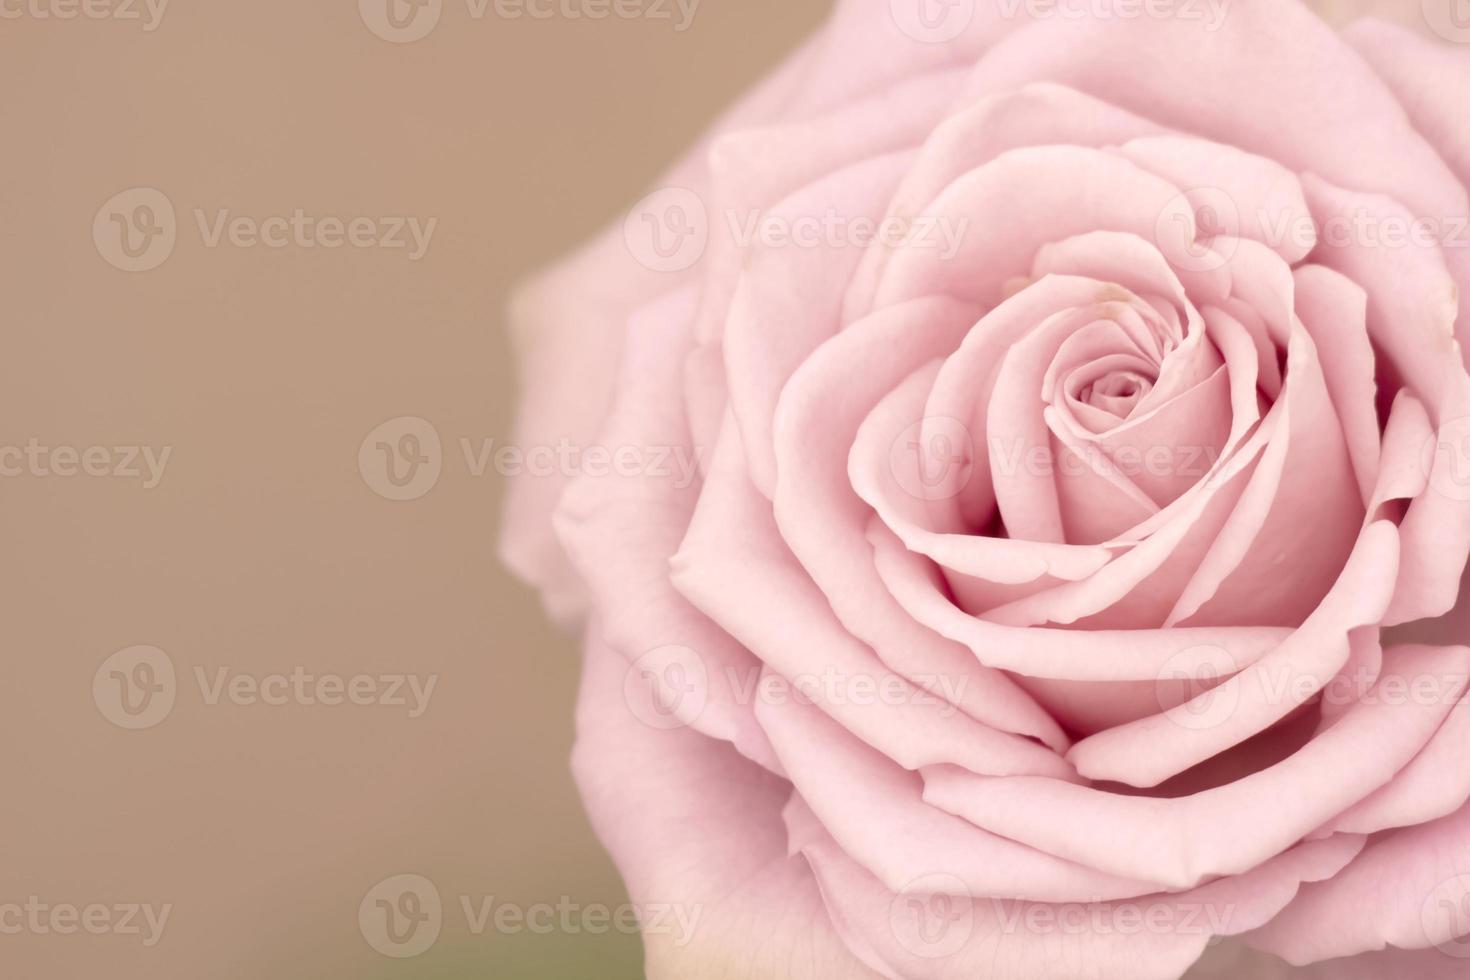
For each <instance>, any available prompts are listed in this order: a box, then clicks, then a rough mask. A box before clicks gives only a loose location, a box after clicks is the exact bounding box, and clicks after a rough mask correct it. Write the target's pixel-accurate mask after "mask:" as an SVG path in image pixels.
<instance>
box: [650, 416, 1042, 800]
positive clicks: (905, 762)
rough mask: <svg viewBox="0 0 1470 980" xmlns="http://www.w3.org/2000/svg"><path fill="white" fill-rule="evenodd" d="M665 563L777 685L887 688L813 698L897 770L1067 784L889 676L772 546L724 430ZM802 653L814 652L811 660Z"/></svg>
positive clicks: (761, 509) (776, 540) (1031, 757)
mask: <svg viewBox="0 0 1470 980" xmlns="http://www.w3.org/2000/svg"><path fill="white" fill-rule="evenodd" d="M670 565H671V568H672V576H673V582H674V586H675V588H677V589H678V590H679V591H680V592H681V593H683V594H684V596H686V597H687V598H688V599H689V600H690V601H691V602H692V603H694V605H695V606H697V607H698V608H699V609H700V610H702V611H703V612H704V613H705V614H706V615H708V616H709V617H710V618H711V619H713V620H714V621H715V622H717V623H718V624H720V626H722V627H723V628H724V629H725V630H726V631H727V632H729V633H730V634H731V635H732V636H733V637H734V638H735V639H736V640H737V641H739V642H740V643H742V644H743V645H744V646H745V647H746V648H747V649H749V650H750V651H751V652H752V653H754V654H755V655H756V656H758V657H759V658H760V659H761V660H762V661H763V662H764V663H765V664H766V665H767V666H768V667H769V668H771V670H772V671H774V672H775V673H777V674H779V675H780V676H781V677H783V678H785V679H786V680H788V681H792V682H796V681H798V680H799V679H801V678H803V677H804V676H805V675H810V674H813V673H816V674H818V675H821V676H831V677H834V678H836V683H837V686H838V692H837V693H838V694H839V695H842V694H843V693H844V692H848V691H850V690H853V689H856V688H857V687H858V686H859V685H882V686H884V687H885V688H886V687H888V686H890V685H891V686H893V687H895V688H896V689H897V690H898V691H899V692H900V693H899V694H896V695H894V696H893V697H892V698H891V699H890V700H892V701H894V702H895V703H893V704H888V703H882V704H873V703H867V704H863V703H859V702H858V700H857V699H856V698H854V697H850V696H837V697H832V696H829V695H828V693H827V692H825V691H823V690H818V691H816V692H814V693H813V697H814V698H815V699H816V701H817V705H818V707H820V708H821V709H822V710H823V711H825V712H827V714H828V715H830V716H831V717H832V718H834V719H835V720H836V721H838V722H839V723H841V724H842V725H843V727H845V728H847V729H848V730H849V731H851V732H853V733H854V734H855V735H857V736H858V737H859V738H861V739H863V740H864V741H866V742H867V743H868V744H870V745H872V746H873V747H874V748H877V749H878V750H879V751H881V752H883V754H884V755H886V756H888V757H889V758H891V759H894V760H895V761H897V762H898V763H899V764H900V765H902V766H904V767H905V768H908V769H917V768H918V767H919V766H922V765H928V764H930V763H932V762H936V761H941V760H942V761H949V762H954V763H957V764H958V765H962V766H965V767H966V768H972V769H974V770H975V771H982V772H996V771H999V772H1028V771H1029V772H1043V773H1048V774H1051V775H1057V776H1063V777H1067V776H1070V773H1071V767H1070V766H1068V765H1067V764H1066V763H1065V762H1063V761H1062V760H1061V759H1060V758H1059V757H1058V756H1057V755H1056V754H1055V753H1053V752H1052V751H1050V750H1049V749H1046V748H1044V747H1042V746H1041V745H1039V744H1037V743H1035V742H1032V741H1030V740H1029V739H1026V738H1023V737H1021V736H1018V735H1012V734H1008V733H1005V732H1001V731H997V730H996V729H994V728H990V727H988V726H986V725H984V724H981V723H980V722H978V721H976V720H975V719H973V718H971V717H970V716H969V715H967V714H965V713H964V712H960V711H956V710H955V708H954V706H953V705H950V704H948V703H947V702H945V701H943V700H942V699H939V698H936V697H935V696H934V695H932V694H929V693H927V692H926V691H924V690H922V689H920V688H919V687H916V686H915V685H913V684H912V683H910V682H909V681H908V680H906V679H905V678H903V677H902V676H900V675H899V674H897V673H895V672H894V671H893V670H892V669H891V668H889V667H888V666H887V665H886V664H884V663H883V662H882V660H880V659H879V658H878V657H877V655H876V654H874V652H873V651H872V649H871V648H870V647H869V646H867V645H866V644H864V643H863V642H862V641H860V640H858V639H857V638H856V637H854V636H853V635H852V634H851V633H849V632H848V631H847V630H846V629H845V628H844V627H843V625H842V622H841V621H840V620H839V619H838V618H837V615H836V614H835V613H834V612H833V611H832V608H831V606H830V605H829V604H828V602H827V599H826V597H825V596H824V595H823V594H822V592H821V590H820V589H818V587H817V586H816V584H815V583H814V582H812V580H811V577H810V576H809V575H808V574H807V572H806V570H805V569H804V568H802V566H801V565H800V563H798V562H797V560H796V559H795V558H794V557H793V556H792V554H791V552H790V550H789V549H788V548H787V546H786V543H785V542H784V541H783V540H782V539H781V536H780V532H779V531H778V530H777V528H776V522H775V519H774V517H773V516H772V514H771V506H770V501H768V500H766V499H765V498H764V497H762V496H761V495H760V493H759V492H758V491H757V490H756V489H755V487H754V486H753V485H752V484H751V482H750V479H749V477H748V476H747V474H746V469H745V461H744V455H743V453H742V452H741V450H740V446H739V442H738V439H737V437H736V435H735V429H734V426H733V423H730V424H728V425H727V426H726V428H725V434H724V436H723V437H722V439H721V441H720V444H719V446H718V447H717V448H716V451H715V456H714V461H713V463H712V465H711V468H710V473H709V477H708V479H707V481H706V483H705V489H704V493H703V494H702V495H701V497H700V500H699V505H698V507H697V508H696V510H695V514H694V519H693V522H692V523H691V525H690V528H689V533H688V535H687V536H686V538H685V540H684V543H683V545H682V547H681V548H680V550H679V553H678V554H676V555H675V556H674V558H673V559H672V560H671V562H670ZM813 651H820V654H821V656H820V659H819V660H817V661H814V660H813V659H812V652H813ZM956 683H957V681H956Z"/></svg>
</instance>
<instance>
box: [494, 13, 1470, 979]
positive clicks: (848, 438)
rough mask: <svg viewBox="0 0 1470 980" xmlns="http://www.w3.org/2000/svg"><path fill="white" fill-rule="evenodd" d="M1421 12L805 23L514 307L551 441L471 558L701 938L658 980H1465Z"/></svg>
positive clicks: (1446, 238)
mask: <svg viewBox="0 0 1470 980" xmlns="http://www.w3.org/2000/svg"><path fill="white" fill-rule="evenodd" d="M1431 19H1432V20H1434V23H1433V24H1431V26H1435V27H1436V29H1437V30H1439V32H1440V34H1441V35H1442V36H1443V38H1444V40H1440V39H1436V38H1433V37H1432V36H1430V35H1429V32H1426V35H1425V36H1422V37H1421V36H1420V35H1418V34H1415V33H1411V32H1410V31H1409V30H1407V29H1405V28H1402V27H1396V26H1390V25H1388V24H1385V23H1378V22H1360V23H1358V24H1355V25H1352V26H1350V27H1349V28H1347V29H1346V30H1345V31H1344V32H1343V33H1341V34H1339V33H1338V32H1336V31H1335V30H1334V29H1332V28H1330V27H1328V26H1327V25H1326V24H1325V23H1323V22H1322V21H1320V20H1319V19H1317V17H1316V15H1314V14H1313V13H1311V12H1309V11H1308V10H1307V9H1306V8H1304V7H1301V6H1298V5H1297V4H1296V3H1294V2H1287V0H1233V2H1229V3H1222V2H1215V3H1209V2H1206V0H1178V2H1161V0H1153V2H1149V3H1128V2H1126V0H1118V2H1114V3H1105V2H1066V0H1064V2H1061V3H1034V2H1026V0H979V2H975V3H970V2H968V0H960V2H957V3H953V4H949V5H943V4H933V3H929V4H921V3H920V2H919V0H912V2H910V0H893V2H889V0H844V2H841V3H840V4H839V5H838V7H837V10H836V11H835V13H834V14H833V16H832V18H831V20H830V22H829V23H828V24H827V25H826V26H825V27H824V28H823V29H822V30H821V32H820V33H819V34H818V35H817V36H816V37H815V38H814V39H812V40H811V41H810V42H808V43H807V44H806V45H805V46H804V47H803V48H801V49H800V50H799V51H798V52H797V53H796V54H795V55H794V56H793V57H792V58H791V59H790V61H789V62H788V63H787V64H786V65H785V66H784V67H782V68H781V69H779V70H778V71H777V72H776V73H775V74H774V75H773V76H772V77H771V78H769V79H768V80H766V81H765V82H764V83H762V84H761V85H760V86H759V87H758V88H757V89H756V90H755V91H754V92H753V93H752V94H750V95H749V96H748V97H747V98H745V99H744V100H743V101H742V102H741V103H740V104H739V105H738V106H736V107H735V108H734V109H733V110H731V111H730V112H729V113H728V114H727V115H725V116H724V118H723V119H722V120H721V121H719V122H718V123H717V124H716V125H715V126H714V128H713V129H712V130H711V132H710V133H709V134H708V135H707V136H706V137H705V138H704V139H703V141H702V142H701V143H699V145H698V146H696V147H695V148H694V150H693V151H692V152H691V153H690V154H689V155H688V157H687V159H686V160H685V161H684V162H682V163H681V164H679V165H678V166H677V167H676V168H674V169H673V171H672V172H670V173H669V174H668V175H666V177H665V178H664V179H662V180H661V181H659V183H658V185H657V187H656V188H655V189H654V191H653V193H651V194H650V195H649V196H648V197H647V198H645V200H644V201H643V202H641V203H640V204H639V205H637V206H636V207H634V208H633V210H632V211H631V212H630V213H629V214H628V215H627V219H626V220H625V221H621V222H619V223H618V224H617V225H616V226H615V227H613V228H612V229H610V230H609V231H608V232H607V233H606V234H605V235H604V236H603V237H601V238H600V239H598V240H597V241H595V242H594V243H592V244H591V245H590V246H588V247H587V248H585V249H584V250H582V251H581V252H580V253H579V254H577V255H575V256H574V257H572V258H570V259H569V260H567V261H566V262H564V263H563V264H561V265H559V266H558V267H556V268H554V269H553V270H551V271H550V272H548V273H547V274H545V275H544V276H542V277H541V278H539V279H538V280H537V281H535V282H533V283H531V284H529V285H528V286H527V287H526V288H525V289H524V290H523V291H522V292H521V293H520V294H519V296H518V298H517V300H516V302H515V303H514V309H513V320H514V328H515V334H516V342H517V347H518V350H519V353H520V355H521V357H522V360H523V377H524V388H525V393H526V394H525V399H524V403H523V405H522V409H521V413H520V422H519V432H518V435H517V442H518V444H519V445H521V446H522V447H537V446H561V447H573V448H576V449H578V450H580V452H578V453H570V452H566V453H562V454H561V456H560V457H559V458H561V459H563V460H565V462H564V464H563V465H561V466H559V467H557V468H556V471H555V472H552V473H545V472H543V473H540V474H538V475H535V476H524V477H521V478H520V479H518V480H517V481H515V483H514V485H513V486H512V487H511V490H510V497H509V502H508V507H507V516H506V523H505V532H504V542H503V550H504V555H505V557H506V560H507V561H508V562H509V564H510V565H511V566H512V567H513V568H514V569H515V570H516V571H517V572H518V573H520V574H521V575H522V576H524V577H525V578H526V579H528V580H529V581H531V582H532V583H534V584H535V585H537V586H538V587H539V588H540V589H541V590H542V593H543V595H544V596H545V600H546V603H547V605H548V608H549V609H550V610H551V611H552V613H553V615H555V616H556V617H557V618H559V619H560V620H562V621H564V622H566V623H568V624H574V623H579V624H582V625H583V627H584V635H585V659H586V666H585V674H584V682H583V687H582V691H581V696H580V704H579V708H578V719H577V725H578V746H577V749H576V752H575V756H574V763H573V764H574V769H575V773H576V776H577V779H578V781H579V784H580V786H581V789H582V792H583V795H584V797H585V800H586V803H587V806H588V810H589V812H590V814H591V817H592V820H593V822H594V824H595V827H596V829H597V831H598V833H599V835H600V837H601V838H602V840H603V841H604V842H605V844H606V846H607V847H608V849H609V850H610V852H611V853H612V856H613V858H614V859H615V860H616V862H617V863H618V865H619V867H620V869H621V870H622V872H623V875H624V877H625V879H626V882H627V885H628V888H629V890H630V892H631V895H632V898H633V900H634V902H635V903H638V904H640V905H641V906H643V907H645V908H649V907H654V906H657V907H662V908H669V907H675V908H679V909H681V910H683V911H684V912H685V913H686V917H688V918H690V919H692V921H694V922H696V923H697V924H696V926H695V928H693V930H692V932H688V933H685V932H681V931H677V930H673V929H669V928H665V927H664V926H661V925H660V922H662V921H663V919H664V918H665V917H662V916H654V915H648V916H645V919H644V922H643V926H644V932H645V944H646V955H647V971H648V974H649V975H650V976H653V977H659V978H665V977H667V978H680V980H684V978H698V980H705V978H716V980H718V978H737V977H738V978H748V977H760V978H781V980H788V978H858V977H865V978H870V977H879V976H881V977H899V978H961V977H964V978H977V977H987V978H999V980H1019V978H1026V980H1032V978H1035V980H1052V978H1073V977H1086V978H1097V980H1112V978H1116V980H1150V978H1157V980H1164V978H1176V977H1180V976H1182V975H1184V974H1185V973H1186V972H1188V971H1189V970H1190V969H1191V967H1192V965H1193V964H1195V963H1196V961H1197V960H1200V958H1201V957H1202V955H1205V954H1206V953H1207V951H1208V956H1207V957H1206V960H1207V962H1210V963H1213V964H1215V966H1214V968H1216V969H1224V970H1225V971H1226V972H1225V973H1224V975H1228V976H1274V975H1281V976H1287V975H1302V976H1307V977H1350V978H1359V977H1374V978H1377V977H1416V978H1417V977H1451V976H1454V977H1463V976H1465V975H1466V974H1467V972H1470V941H1462V940H1461V939H1460V938H1459V937H1463V936H1465V935H1466V934H1467V933H1470V807H1467V806H1466V801H1467V798H1470V764H1467V763H1466V758H1465V746H1466V745H1467V740H1470V707H1467V704H1466V701H1465V690H1466V680H1467V673H1470V650H1467V649H1466V648H1465V647H1463V646H1457V645H1453V640H1454V636H1455V631H1454V629H1453V628H1451V626H1450V623H1451V622H1452V615H1451V614H1452V613H1453V612H1454V610H1455V606H1456V602H1457V597H1458V595H1459V591H1460V580H1461V576H1462V573H1463V571H1464V568H1465V564H1466V557H1467V553H1470V422H1467V417H1470V379H1467V376H1466V373H1465V368H1464V359H1463V356H1462V353H1463V352H1462V350H1461V342H1460V341H1457V339H1456V336H1457V327H1458V333H1459V335H1460V336H1461V338H1462V339H1463V337H1464V336H1465V334H1467V333H1470V299H1467V297H1470V288H1467V287H1470V231H1467V220H1466V219H1467V214H1470V207H1467V198H1466V186H1467V184H1470V116H1467V114H1466V109H1465V101H1464V100H1465V97H1466V94H1467V93H1470V47H1466V46H1465V45H1463V44H1461V45H1458V46H1457V45H1456V44H1453V43H1448V42H1453V41H1467V40H1470V27H1467V28H1466V29H1465V30H1464V35H1465V36H1463V37H1461V36H1458V35H1457V33H1456V28H1457V25H1459V23H1460V22H1459V21H1455V20H1453V19H1451V18H1450V17H1449V13H1448V12H1446V13H1445V17H1443V18H1431ZM1327 229H1330V230H1331V234H1330V235H1327V234H1325V233H1324V231H1325V230H1327ZM594 450H595V452H594ZM1406 624H1407V625H1406ZM1406 630H1407V632H1406ZM1409 640H1413V641H1415V642H1408V641H1409ZM665 925H666V923H665ZM1226 937H1235V938H1231V939H1230V942H1229V943H1228V944H1227V945H1226V946H1225V947H1224V948H1223V949H1214V950H1212V949H1211V947H1213V946H1215V945H1217V944H1218V943H1219V942H1220V941H1221V940H1223V939H1224V938H1226ZM1222 964H1223V965H1222ZM1202 969H1203V967H1202Z"/></svg>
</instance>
